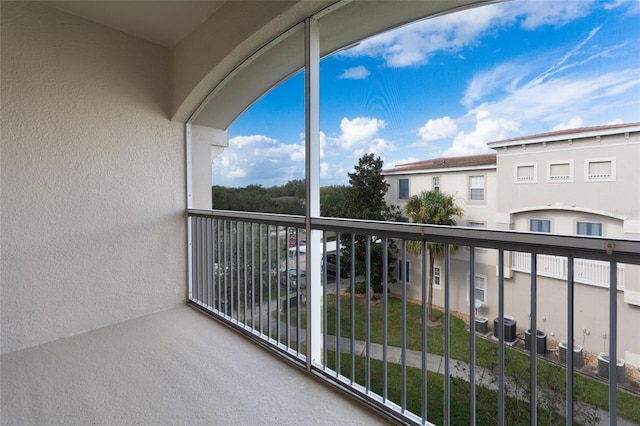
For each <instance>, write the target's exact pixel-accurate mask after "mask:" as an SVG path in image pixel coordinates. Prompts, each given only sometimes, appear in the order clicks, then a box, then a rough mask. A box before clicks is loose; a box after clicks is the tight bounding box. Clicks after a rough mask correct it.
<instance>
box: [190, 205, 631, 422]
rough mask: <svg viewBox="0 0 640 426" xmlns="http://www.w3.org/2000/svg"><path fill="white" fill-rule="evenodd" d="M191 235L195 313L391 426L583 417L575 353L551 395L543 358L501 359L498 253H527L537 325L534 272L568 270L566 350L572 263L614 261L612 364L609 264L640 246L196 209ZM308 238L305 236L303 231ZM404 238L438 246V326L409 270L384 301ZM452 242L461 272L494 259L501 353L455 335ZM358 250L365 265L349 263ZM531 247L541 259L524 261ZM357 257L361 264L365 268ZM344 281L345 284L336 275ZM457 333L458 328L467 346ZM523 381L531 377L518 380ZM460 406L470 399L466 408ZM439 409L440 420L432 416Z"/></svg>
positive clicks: (423, 263) (501, 257)
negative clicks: (459, 251) (332, 252)
mask: <svg viewBox="0 0 640 426" xmlns="http://www.w3.org/2000/svg"><path fill="white" fill-rule="evenodd" d="M188 228H189V249H190V250H189V252H190V261H189V269H190V281H189V302H190V304H192V305H193V306H195V307H197V308H199V309H201V310H203V311H206V312H208V313H210V314H211V315H213V316H215V317H216V318H218V319H220V320H222V321H223V322H225V323H227V324H228V325H229V326H231V327H234V328H236V329H237V330H239V331H241V332H243V333H244V334H245V335H247V336H248V337H250V338H252V339H255V340H257V341H258V342H260V343H261V344H263V345H265V346H267V347H269V348H270V349H272V350H274V351H275V352H276V353H278V354H280V355H282V356H283V357H285V358H287V359H289V360H291V361H292V362H293V363H295V364H297V365H300V366H303V367H304V368H305V369H307V371H309V373H310V374H313V375H316V376H319V377H321V378H323V379H324V380H327V381H328V382H330V383H332V384H334V385H335V386H337V387H340V388H342V389H344V390H346V391H347V392H349V393H351V394H352V395H353V396H354V397H356V398H358V399H360V400H362V401H364V402H366V403H368V404H370V405H371V406H372V407H374V408H375V409H377V410H379V411H380V412H381V413H383V414H385V415H387V416H388V417H390V418H392V419H393V420H394V421H397V422H401V423H407V424H432V423H435V424H452V423H456V422H463V423H466V422H467V421H466V420H460V419H461V418H462V419H464V418H466V419H467V420H469V423H475V422H478V423H481V422H489V423H492V424H500V425H504V424H510V423H513V422H517V423H522V422H527V423H530V424H532V425H533V424H537V423H538V419H539V418H540V417H541V416H542V415H543V414H544V415H549V416H560V417H559V418H560V419H561V420H559V419H558V417H555V420H554V421H556V422H557V421H562V422H566V423H568V424H572V423H574V421H577V422H581V421H583V420H584V418H582V417H581V416H582V415H583V414H584V412H585V410H584V403H582V402H580V401H574V395H575V394H576V392H575V389H576V382H575V380H574V375H575V373H574V359H573V357H570V356H569V357H566V370H563V371H566V372H565V373H563V374H565V377H566V386H565V387H564V388H560V389H553V390H550V389H547V388H546V386H547V385H548V383H549V382H547V378H545V377H544V376H541V377H538V373H537V371H538V369H537V365H538V362H539V361H538V360H537V357H535V356H533V357H532V356H529V355H521V356H525V357H526V359H527V360H528V361H527V362H526V365H528V368H527V370H528V371H526V372H524V371H515V370H513V368H515V367H514V365H511V363H507V362H506V360H507V357H506V351H507V350H511V349H507V348H506V345H505V343H507V341H506V336H505V335H506V329H505V325H506V324H507V322H505V295H504V288H505V286H504V261H505V253H506V252H507V251H512V252H514V253H518V252H523V253H526V254H527V255H528V256H529V257H528V260H529V269H528V270H529V271H534V273H533V274H531V282H530V288H529V291H530V295H531V297H530V306H529V307H528V308H527V307H524V306H523V308H524V309H528V311H529V312H531V323H530V324H533V327H531V328H533V329H535V328H536V327H535V325H536V324H537V323H538V317H537V311H538V309H537V305H536V303H537V280H536V277H537V276H538V275H541V274H542V272H541V268H547V269H548V270H552V271H553V272H554V273H556V274H557V275H560V274H562V273H564V274H566V275H565V276H566V279H565V281H566V283H567V284H568V285H567V286H566V291H567V306H566V326H567V328H566V341H569V342H571V341H575V339H574V337H575V336H574V291H576V290H575V289H576V287H575V286H574V285H573V284H574V282H575V281H577V275H578V272H579V271H580V270H581V268H583V266H581V265H582V264H581V263H580V262H582V260H580V261H574V260H575V258H578V259H586V261H585V262H591V264H597V263H596V262H606V263H607V264H610V265H615V266H614V267H613V268H610V269H609V282H611V283H612V286H611V287H612V288H613V289H611V288H609V290H608V292H607V293H608V295H609V298H608V301H609V302H608V303H609V317H610V320H609V327H608V337H609V340H608V343H609V346H608V353H609V355H610V357H611V359H616V358H617V336H618V332H617V330H618V329H617V327H618V325H617V321H616V318H617V303H618V302H617V297H616V296H617V293H616V290H615V289H616V287H617V281H618V280H619V277H620V272H621V270H620V268H618V267H617V265H620V264H621V263H622V262H624V263H627V264H638V263H640V241H629V240H609V239H593V238H584V237H572V236H558V235H549V234H547V235H541V234H529V233H518V232H510V231H496V230H486V229H476V228H449V227H439V226H427V225H418V224H407V223H383V222H371V221H362V220H348V219H328V218H310V219H309V218H304V217H298V216H281V215H269V214H258V213H248V212H229V211H202V210H190V211H189V221H188ZM309 229H311V232H312V234H313V235H306V232H309V231H308V230H309ZM318 236H319V238H317V239H316V237H318ZM311 237H313V238H311ZM302 239H305V240H306V245H305V246H304V247H305V249H304V253H303V252H302V250H301V249H300V248H301V245H300V244H299V242H300V241H301V240H302ZM331 240H339V241H341V244H335V245H334V246H335V248H336V251H337V253H336V256H335V262H336V264H335V268H333V270H334V271H336V275H337V276H336V277H335V278H333V277H330V276H329V268H328V267H322V269H319V268H320V265H327V250H323V248H327V247H328V242H329V241H331ZM410 240H418V241H422V244H423V246H422V247H423V248H424V247H426V243H427V242H430V243H440V244H443V245H444V259H443V263H444V264H443V268H442V272H443V280H442V281H443V283H442V284H443V285H442V292H443V294H444V299H443V300H444V306H443V307H444V309H443V313H442V317H441V321H442V322H441V326H440V327H437V328H431V327H429V326H428V324H429V318H428V317H427V304H426V303H425V304H422V305H421V306H419V305H415V304H412V303H410V301H409V298H408V294H407V288H408V285H407V282H406V276H407V274H403V277H402V278H403V282H401V283H400V284H401V285H399V286H398V288H399V289H400V290H399V291H400V294H399V297H397V298H394V297H391V296H390V295H389V288H390V285H391V283H390V277H389V275H388V274H387V273H385V272H387V271H388V270H389V269H390V268H392V267H393V266H392V265H393V263H389V262H388V258H389V257H388V256H389V254H390V253H393V254H394V255H395V256H396V257H397V258H398V259H400V260H402V264H404V263H405V262H406V260H407V242H408V241H410ZM292 242H293V243H292ZM318 246H320V247H318ZM452 246H466V247H470V250H468V253H469V261H468V264H467V266H466V268H467V273H468V276H475V271H476V261H475V248H484V249H494V250H496V251H497V254H498V256H497V258H498V277H497V292H498V294H497V300H498V310H497V311H498V317H497V318H496V321H497V332H496V333H495V335H496V336H497V345H496V343H493V342H491V341H490V340H485V339H481V338H479V337H476V334H475V333H469V332H466V331H464V329H462V330H460V329H458V328H456V327H457V326H456V325H455V324H456V323H454V318H453V316H452V314H453V313H454V312H453V310H452V307H451V305H452V299H451V298H452V291H453V289H455V288H456V287H457V286H458V288H459V285H460V284H458V283H455V282H452V281H451V278H450V277H451V260H450V255H449V252H450V251H449V248H450V247H452ZM294 247H295V248H294ZM612 247H615V248H616V250H615V251H614V250H612V249H611V248H612ZM290 248H294V250H289V249H290ZM291 252H293V255H291V254H290V253H291ZM355 252H360V253H361V256H351V255H350V253H355ZM532 252H534V253H537V254H538V256H530V253H532ZM316 255H319V256H322V260H320V259H315V258H314V256H316ZM376 256H378V257H380V258H381V259H382V263H381V264H379V263H375V262H371V261H367V260H366V259H373V258H375V257H376ZM518 256H519V255H517V254H516V255H515V256H514V258H513V262H514V264H515V263H518V264H519V265H521V267H522V268H523V269H525V265H524V263H525V262H526V258H525V257H518ZM556 257H567V258H568V259H569V261H568V262H565V263H563V262H559V261H557V260H555V259H556ZM361 259H365V261H364V263H362V261H361ZM546 259H549V261H548V262H547V261H546ZM413 262H414V263H415V259H414V260H413ZM545 262H546V263H545ZM419 263H420V270H421V275H422V279H421V281H419V283H418V284H417V285H418V286H419V288H420V291H421V293H422V295H421V297H422V300H427V298H428V293H427V276H428V274H427V271H428V270H429V268H428V256H427V253H426V250H423V251H422V255H421V257H420V261H419ZM543 263H545V265H542V264H543ZM314 265H315V266H314ZM563 268H564V269H563ZM583 269H584V268H583ZM290 271H293V272H290ZM303 271H304V274H303ZM584 271H585V272H581V273H587V274H592V275H593V276H597V277H598V279H603V278H602V273H603V272H602V271H600V272H598V274H600V275H597V274H595V273H594V272H590V271H587V270H586V269H584ZM611 271H613V272H611ZM341 272H342V274H343V276H344V277H345V278H342V279H340V278H339V276H340V275H341ZM375 277H381V278H380V281H381V282H378V283H377V284H378V285H379V286H380V287H381V288H380V289H378V290H377V291H380V295H379V297H378V298H377V300H376V303H375V304H374V302H373V301H372V299H373V295H374V294H373V290H372V287H371V285H372V284H374V281H376V278H375ZM416 278H417V277H413V278H412V285H416V284H415V283H416V281H415V280H416ZM332 279H333V281H332ZM333 283H335V285H333ZM338 283H342V284H343V285H344V290H346V291H347V293H344V294H343V295H341V296H339V295H338V293H339V292H338V291H337V289H338V288H339V284H338ZM361 283H362V284H361ZM361 285H362V286H364V292H365V294H364V296H363V297H362V298H358V297H357V296H356V291H357V288H358V287H359V286H361ZM607 286H608V283H607ZM467 292H468V294H467V297H468V300H473V299H474V288H473V286H467ZM603 300H604V299H603ZM469 305H471V306H469V308H468V311H467V312H463V313H464V314H465V315H467V316H468V317H469V319H470V322H469V323H470V324H475V318H476V313H475V309H474V306H473V304H469ZM416 306H418V307H416ZM415 309H417V310H418V311H417V312H416V311H415ZM416 315H417V318H416V317H415V316H416ZM304 317H306V318H304ZM537 332H538V330H535V332H534V331H532V332H531V335H532V336H537V335H538V333H537ZM460 333H466V334H464V335H465V336H466V337H461V334H460ZM434 342H437V343H434ZM434 344H435V345H436V346H435V349H434V347H433V346H432V345H434ZM487 345H493V346H487ZM487 351H489V352H490V353H496V352H497V358H495V359H493V361H491V360H487V359H486V356H487V355H486V353H487ZM520 353H522V352H520ZM540 362H542V361H540ZM434 365H435V366H436V367H435V368H434ZM615 367H616V365H615V363H611V365H610V367H609V370H608V377H609V379H608V392H607V395H608V400H607V401H606V404H605V405H606V406H607V407H608V408H609V411H608V414H607V415H608V417H609V422H610V423H611V424H614V423H615V422H616V421H617V412H618V409H617V404H618V402H617V387H616V384H617V381H616V380H617V376H616V374H617V372H616V368H615ZM546 370H547V369H545V371H546ZM522 376H526V377H530V380H527V381H522V379H518V378H519V377H522ZM556 383H557V381H556ZM480 388H482V389H480ZM461 392H462V396H461ZM487 392H488V393H487ZM487 395H489V396H488V397H487ZM491 395H493V396H491ZM459 400H463V401H465V403H464V404H463V405H462V406H461V405H459V403H458V402H457V401H459ZM550 400H551V402H549V401H550ZM438 401H440V402H438ZM522 401H524V403H525V404H527V405H525V407H529V408H528V409H526V410H525V411H526V413H524V414H523V413H522V412H519V411H517V407H518V406H519V404H521V403H522ZM434 403H435V404H436V405H435V406H434V405H433V404H434ZM624 403H625V404H626V403H627V401H626V400H625V402H624ZM634 403H635V402H634ZM443 407H444V410H442V408H443ZM561 407H564V409H562V408H561ZM558 410H560V411H558ZM435 412H438V413H441V414H439V415H438V417H433V416H434V414H433V413H435ZM462 414H464V415H465V416H466V417H465V416H463V415H462ZM487 415H488V416H489V418H487V417H486V416H487ZM440 416H441V417H440ZM491 416H493V417H491ZM526 419H528V420H526Z"/></svg>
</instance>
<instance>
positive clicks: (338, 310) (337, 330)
mask: <svg viewBox="0 0 640 426" xmlns="http://www.w3.org/2000/svg"><path fill="white" fill-rule="evenodd" d="M326 249H327V246H326V241H325V246H324V250H325V251H326ZM323 253H324V251H323ZM327 284H328V283H326V282H325V287H326V285H327ZM341 302H342V301H341V297H340V232H338V233H337V234H336V377H338V376H340V356H341V354H340V352H341V350H340V349H341V348H340V337H341V335H340V324H341V317H340V304H341Z"/></svg>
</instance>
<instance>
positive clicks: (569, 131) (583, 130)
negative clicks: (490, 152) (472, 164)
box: [487, 122, 640, 146]
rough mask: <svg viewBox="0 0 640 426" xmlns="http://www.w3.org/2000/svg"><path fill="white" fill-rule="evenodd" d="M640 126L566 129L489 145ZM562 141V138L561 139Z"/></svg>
mask: <svg viewBox="0 0 640 426" xmlns="http://www.w3.org/2000/svg"><path fill="white" fill-rule="evenodd" d="M634 126H640V122H638V123H623V124H611V125H607V126H593V127H582V128H579V129H564V130H556V131H554V132H547V133H538V134H536V135H528V136H522V137H519V138H511V139H503V140H499V141H493V142H489V143H488V144H487V145H488V146H491V145H500V144H503V143H507V142H518V141H527V140H530V139H540V138H552V137H555V136H566V135H576V136H579V135H580V133H593V132H602V131H606V130H614V129H622V128H625V127H634ZM559 139H560V138H559Z"/></svg>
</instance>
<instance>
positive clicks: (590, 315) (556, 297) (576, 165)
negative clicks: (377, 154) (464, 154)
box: [387, 133, 640, 366]
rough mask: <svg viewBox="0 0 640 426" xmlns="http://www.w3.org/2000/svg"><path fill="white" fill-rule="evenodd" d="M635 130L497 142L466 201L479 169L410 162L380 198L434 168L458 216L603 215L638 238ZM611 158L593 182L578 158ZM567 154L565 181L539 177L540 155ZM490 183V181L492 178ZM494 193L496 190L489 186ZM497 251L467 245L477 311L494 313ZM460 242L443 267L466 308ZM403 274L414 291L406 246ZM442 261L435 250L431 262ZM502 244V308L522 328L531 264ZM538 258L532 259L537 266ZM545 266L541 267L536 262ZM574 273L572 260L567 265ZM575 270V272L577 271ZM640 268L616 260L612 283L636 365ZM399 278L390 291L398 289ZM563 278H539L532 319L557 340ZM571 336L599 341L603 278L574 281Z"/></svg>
mask: <svg viewBox="0 0 640 426" xmlns="http://www.w3.org/2000/svg"><path fill="white" fill-rule="evenodd" d="M639 139H640V135H639V134H638V133H631V134H630V135H628V136H626V135H624V134H620V135H614V136H603V137H601V138H600V140H599V141H598V140H597V139H596V138H595V137H592V138H589V139H585V140H573V141H571V142H569V141H558V142H549V143H546V144H542V143H536V144H531V145H527V146H526V148H523V147H522V146H510V147H508V149H506V150H504V149H503V148H498V149H497V153H498V155H497V167H496V169H495V170H491V171H485V174H486V189H485V191H486V202H484V203H483V202H480V203H478V202H469V201H468V200H467V197H468V191H469V190H468V177H469V176H472V175H476V174H479V172H478V171H473V170H456V171H431V170H428V171H416V172H414V173H412V174H398V175H394V174H391V175H388V176H387V180H388V182H389V184H390V188H389V192H388V197H387V199H388V202H389V203H392V204H400V205H403V204H404V201H403V200H398V188H399V184H398V180H399V179H409V193H410V195H414V194H418V193H419V192H421V191H423V190H431V189H433V183H432V182H433V177H434V176H439V177H440V188H441V190H442V191H443V192H447V193H451V194H455V195H456V196H457V199H458V204H459V205H460V206H461V207H462V208H463V209H464V217H463V218H462V219H460V220H458V221H457V224H458V225H460V226H468V225H469V222H471V221H473V222H482V223H485V225H486V227H487V228H498V229H514V230H520V231H529V230H530V219H548V220H550V222H551V230H550V232H551V233H553V234H573V235H575V234H577V222H597V223H601V224H602V235H603V236H605V237H612V238H638V237H639V236H640V234H638V230H637V228H638V226H637V223H638V220H637V218H638V214H639V209H640V199H639V198H638V197H640V191H638V187H640V175H638V171H637V169H638V168H637V165H638V164H640V163H639V162H640V140H639ZM603 158H607V159H611V158H613V159H615V180H611V181H601V182H598V181H596V182H592V181H588V180H587V181H586V180H585V165H586V164H587V163H588V161H589V160H592V159H603ZM565 161H566V162H568V163H570V164H571V165H572V173H571V177H570V180H569V181H553V180H552V179H549V178H548V176H549V175H548V173H549V167H548V166H549V164H550V163H554V164H558V163H562V162H565ZM529 164H535V165H536V174H535V176H534V179H533V181H529V182H527V183H523V182H522V181H520V182H518V181H517V180H516V177H517V172H516V170H517V166H519V165H529ZM498 186H499V188H498ZM497 194H499V196H498V195H497ZM497 259H498V258H497V252H496V250H490V249H476V271H475V272H476V275H480V276H483V277H485V279H486V290H485V292H486V303H485V304H484V306H482V307H481V308H480V309H478V311H477V314H478V315H479V316H483V317H487V318H489V320H490V323H489V325H490V327H492V326H493V319H494V318H495V317H496V316H497V315H498V280H497V272H498V271H497V268H496V265H497ZM468 260H469V249H468V248H466V247H463V248H461V249H460V250H458V251H457V253H456V254H454V255H452V260H451V268H450V283H451V287H450V304H451V305H450V306H451V309H452V310H454V311H458V312H462V313H468V312H469V297H468V292H469V287H468V286H469V282H470V279H469V262H468ZM409 261H410V262H411V281H410V283H409V285H408V287H407V294H408V296H409V297H411V298H413V299H416V300H421V299H422V288H421V279H422V278H421V274H422V271H421V260H420V258H419V257H418V256H410V257H409ZM435 264H436V266H439V267H440V268H441V270H442V271H443V272H442V280H443V282H444V268H443V265H442V261H441V260H437V261H436V262H435ZM510 266H511V253H509V252H506V253H505V278H506V280H505V315H506V316H508V317H511V318H513V319H515V320H516V321H517V327H518V329H520V330H526V329H528V328H530V316H529V315H530V303H531V299H530V281H531V278H530V274H528V273H523V272H516V271H512V270H511V267H510ZM544 267H545V265H544V264H543V263H541V261H539V263H538V268H542V269H539V270H543V269H544ZM543 272H544V271H543ZM576 273H577V274H578V270H576ZM580 278H581V277H579V276H576V280H579V279H580ZM639 278H640V268H639V267H637V266H634V265H624V266H623V276H622V277H620V279H621V280H623V284H624V290H618V324H619V327H618V348H619V354H620V355H619V356H620V357H622V358H625V360H626V361H627V362H628V363H629V364H631V365H634V366H640V334H638V333H637V330H636V329H635V328H634V327H633V326H630V325H631V324H636V323H638V320H639V319H640V297H638V295H640V279H639ZM400 285H401V284H399V283H398V284H395V285H394V286H393V287H392V291H394V292H395V293H400V291H401V287H400ZM443 289H444V286H442V285H441V286H434V294H433V298H434V303H435V304H436V305H439V306H443V305H444V292H443ZM566 294H567V289H566V279H554V278H548V277H542V276H539V278H538V292H537V305H538V318H539V322H538V328H540V329H542V330H544V331H546V332H547V333H548V335H549V339H553V340H556V341H560V340H564V339H566V337H567V330H566V324H567V321H566V318H567V314H566V311H567V297H566ZM574 307H575V308H574V309H575V312H574V323H575V330H574V333H575V342H576V343H577V344H580V345H583V346H584V348H585V350H587V351H590V352H594V353H598V352H601V351H607V346H606V345H605V343H607V342H608V340H607V337H606V334H607V333H608V326H609V316H608V315H609V314H608V290H607V289H606V288H604V287H603V286H597V285H592V284H584V283H579V282H576V284H575V304H574Z"/></svg>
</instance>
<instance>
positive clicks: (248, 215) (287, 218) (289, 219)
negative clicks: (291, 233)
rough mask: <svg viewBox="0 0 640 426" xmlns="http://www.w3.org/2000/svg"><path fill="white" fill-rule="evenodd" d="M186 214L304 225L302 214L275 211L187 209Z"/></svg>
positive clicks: (273, 223)
mask: <svg viewBox="0 0 640 426" xmlns="http://www.w3.org/2000/svg"><path fill="white" fill-rule="evenodd" d="M187 215H189V216H196V217H214V218H216V219H230V220H239V221H241V222H256V223H265V224H271V225H281V226H298V227H303V226H304V225H305V217H304V216H296V215H286V214H275V213H258V212H241V211H234V210H198V209H189V210H187Z"/></svg>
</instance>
